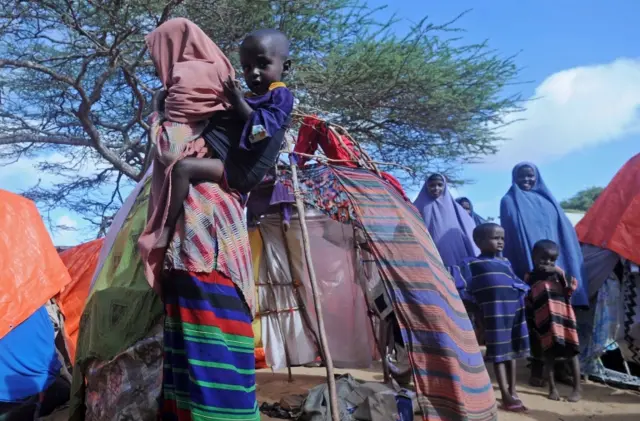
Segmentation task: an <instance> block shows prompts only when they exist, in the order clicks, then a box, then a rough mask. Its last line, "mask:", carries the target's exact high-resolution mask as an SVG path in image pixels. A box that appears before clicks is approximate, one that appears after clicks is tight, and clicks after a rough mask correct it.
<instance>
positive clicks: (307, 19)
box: [0, 0, 520, 226]
mask: <svg viewBox="0 0 640 421" xmlns="http://www.w3.org/2000/svg"><path fill="white" fill-rule="evenodd" d="M381 15H383V13H381V11H380V10H372V9H370V8H367V7H366V5H365V4H363V3H361V2H360V1H358V0H271V1H265V0H191V1H186V2H183V1H180V0H173V1H167V0H164V1H153V0H91V1H89V0H87V1H68V0H47V1H44V0H34V1H19V0H0V76H1V78H0V80H1V83H2V86H1V88H2V92H3V95H2V104H1V105H0V133H1V134H0V160H2V161H0V164H1V163H2V162H4V163H5V164H7V163H11V162H15V161H16V160H18V159H21V158H24V157H43V156H47V157H49V156H52V154H53V155H54V156H55V157H56V159H52V160H50V161H49V162H48V163H46V164H43V165H42V168H41V169H42V171H43V174H45V173H49V174H53V175H55V177H56V178H55V179H56V182H55V183H54V184H53V185H38V186H35V187H34V188H33V189H30V190H29V191H28V192H27V194H28V195H29V196H30V197H33V198H34V199H36V200H37V201H38V202H39V203H40V205H41V207H42V206H44V207H45V208H49V209H51V208H55V207H65V208H68V209H71V210H74V211H76V212H78V213H80V214H82V215H83V216H85V217H86V218H87V219H89V220H91V221H94V222H96V223H97V224H100V225H101V226H104V218H106V217H108V216H109V215H111V214H113V212H114V211H115V210H116V209H117V208H118V207H119V205H120V203H121V198H120V195H119V186H120V182H126V180H127V179H133V180H137V179H139V178H140V177H141V176H142V174H143V171H144V169H145V168H146V165H147V162H146V158H147V156H146V152H147V145H146V139H145V137H144V136H143V135H144V133H145V130H146V124H145V122H144V121H145V120H144V119H145V117H146V115H147V113H148V109H149V106H148V101H149V99H150V95H151V93H152V90H153V89H154V88H156V87H157V81H156V80H155V78H154V77H153V69H152V68H151V63H150V61H149V60H148V59H147V57H146V55H145V54H146V49H145V46H144V35H145V34H147V33H148V32H150V31H151V30H152V29H153V28H154V27H156V26H157V25H158V24H159V23H160V22H162V21H164V20H166V19H167V18H169V17H171V16H186V17H188V18H190V19H191V20H193V21H194V22H196V23H197V24H198V25H200V26H201V27H202V28H203V29H204V30H205V32H207V33H208V34H209V35H210V36H211V38H212V39H213V40H215V41H216V42H217V43H218V45H220V47H221V48H222V49H223V51H225V52H226V53H227V54H228V55H229V56H230V57H231V59H232V61H234V63H237V47H238V45H239V43H240V41H241V40H242V38H243V37H244V36H245V35H246V34H247V33H248V32H250V31H252V30H254V29H256V28H261V27H275V28H279V29H281V30H282V31H284V32H285V33H286V34H287V35H288V36H289V37H290V39H291V41H292V59H293V61H294V71H293V72H292V74H291V75H290V78H289V80H288V81H287V82H288V84H289V86H290V87H291V88H292V89H293V90H294V94H295V96H296V98H297V99H298V100H299V103H298V105H297V111H298V112H300V113H305V114H317V115H320V116H321V117H323V118H325V119H327V120H329V121H331V122H333V123H335V124H338V125H340V126H342V127H344V128H346V129H347V130H348V131H349V132H350V133H351V134H352V135H353V136H354V137H355V138H356V139H357V140H358V141H359V142H360V143H362V144H363V145H364V146H365V148H366V149H367V150H368V151H369V152H370V153H371V154H372V155H373V156H374V159H376V160H379V161H387V162H396V163H399V164H402V165H405V166H408V167H410V168H411V169H412V170H413V171H414V174H415V175H416V176H418V177H423V176H424V175H425V174H426V173H427V172H429V171H433V170H439V171H444V172H447V173H448V175H449V176H453V179H454V180H455V174H456V171H457V170H458V169H459V168H460V166H461V165H462V164H465V163H469V162H474V161H477V160H478V159H481V158H482V157H483V156H485V155H487V154H492V153H494V152H495V151H496V147H497V141H498V140H500V139H499V138H498V135H497V132H496V129H497V128H499V127H500V126H501V125H502V124H504V121H505V118H506V117H507V116H508V115H509V114H510V113H512V112H514V111H517V110H518V104H519V101H520V97H519V96H515V97H507V96H504V95H503V94H502V92H503V88H504V87H505V85H507V84H509V83H512V82H513V81H514V79H515V78H516V76H517V74H518V69H517V67H516V65H515V63H514V61H513V59H512V58H511V57H506V58H504V57H501V56H500V54H498V53H496V52H495V51H493V50H491V49H490V48H489V47H488V46H487V45H486V44H484V43H482V44H472V45H466V44H465V43H464V42H463V41H464V40H463V39H462V38H460V36H461V35H462V31H460V30H459V29H457V28H456V27H455V25H457V24H458V20H454V21H453V22H449V23H445V24H442V25H437V24H434V23H431V22H429V21H427V20H426V19H423V20H418V21H417V22H418V23H415V24H410V23H408V22H406V21H400V20H397V19H395V18H394V17H391V18H390V19H380V16H381ZM399 32H401V33H403V34H405V35H402V36H400V35H397V34H398V33H399ZM60 157H64V158H60ZM80 170H83V171H80ZM79 171H80V172H79ZM405 179H406V178H405ZM114 185H115V186H116V187H115V189H114V188H113V186H114Z"/></svg>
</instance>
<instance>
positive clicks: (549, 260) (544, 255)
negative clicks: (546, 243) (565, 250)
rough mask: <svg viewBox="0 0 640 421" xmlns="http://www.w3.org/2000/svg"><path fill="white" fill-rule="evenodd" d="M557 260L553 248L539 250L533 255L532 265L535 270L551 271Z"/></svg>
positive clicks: (556, 254)
mask: <svg viewBox="0 0 640 421" xmlns="http://www.w3.org/2000/svg"><path fill="white" fill-rule="evenodd" d="M557 260H558V253H557V252H556V251H554V250H541V251H538V252H536V253H534V255H533V266H534V267H535V268H536V269H537V270H542V271H546V272H553V271H554V270H555V267H556V261H557Z"/></svg>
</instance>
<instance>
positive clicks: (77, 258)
mask: <svg viewBox="0 0 640 421" xmlns="http://www.w3.org/2000/svg"><path fill="white" fill-rule="evenodd" d="M103 244H104V239H102V238H101V239H98V240H94V241H91V242H88V243H84V244H81V245H79V246H77V247H72V248H68V249H66V250H64V251H63V252H62V253H60V258H61V259H62V262H63V263H64V265H65V266H66V267H67V270H68V271H69V276H70V278H71V280H70V282H69V284H67V285H66V286H65V287H64V288H63V289H62V291H60V292H59V293H58V295H56V301H57V303H58V306H60V310H61V311H62V314H63V315H64V327H65V334H66V336H67V351H68V352H69V357H70V358H71V361H73V360H74V359H75V355H76V342H77V341H78V331H79V330H80V316H82V311H83V310H84V304H85V302H86V300H87V296H88V295H89V287H90V286H91V280H92V279H93V272H94V271H95V269H96V265H97V264H98V256H99V254H100V250H101V249H102V245H103Z"/></svg>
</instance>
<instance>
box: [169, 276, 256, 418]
mask: <svg viewBox="0 0 640 421" xmlns="http://www.w3.org/2000/svg"><path fill="white" fill-rule="evenodd" d="M163 291H164V294H165V309H166V316H165V328H164V334H165V336H164V344H165V359H164V379H163V391H164V393H163V405H162V408H163V410H162V420H163V421H192V420H193V421H205V420H206V421H230V420H237V421H240V420H242V421H258V420H260V413H259V411H258V403H257V400H256V374H255V358H254V343H253V329H252V327H251V315H250V313H249V311H248V309H247V307H246V304H245V303H244V301H243V300H242V298H241V295H240V293H239V291H238V289H237V287H236V286H235V285H234V284H233V282H232V281H231V280H230V279H229V278H227V277H226V276H224V275H222V274H221V273H220V272H215V271H214V272H212V273H209V274H202V273H200V274H194V273H189V272H183V271H172V272H171V274H170V276H168V277H167V281H166V282H164V285H163Z"/></svg>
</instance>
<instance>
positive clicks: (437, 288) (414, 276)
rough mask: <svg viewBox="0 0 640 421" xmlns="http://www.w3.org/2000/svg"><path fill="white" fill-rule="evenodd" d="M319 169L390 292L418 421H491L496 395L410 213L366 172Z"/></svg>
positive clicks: (456, 299)
mask: <svg viewBox="0 0 640 421" xmlns="http://www.w3.org/2000/svg"><path fill="white" fill-rule="evenodd" d="M325 171H327V172H330V173H333V174H334V176H335V177H336V178H337V179H338V180H339V181H340V183H341V185H342V188H343V190H344V191H345V192H346V193H347V194H348V195H349V197H350V199H351V200H350V201H351V206H352V207H353V210H354V213H355V215H356V217H357V222H358V223H359V224H361V225H362V228H363V230H364V232H365V234H366V236H367V240H368V241H369V243H370V247H371V249H372V251H373V254H374V255H375V257H376V260H377V261H378V267H379V270H380V274H381V276H382V278H383V279H384V281H385V283H386V285H387V287H388V288H389V292H390V295H391V299H392V300H393V305H394V310H395V314H396V317H397V318H398V322H399V324H400V328H401V333H402V338H403V340H404V342H405V344H406V345H407V349H408V352H409V359H410V361H411V365H412V367H413V377H414V381H415V385H416V390H417V395H418V404H419V405H420V407H421V409H422V413H423V419H424V420H426V421H472V420H473V421H489V420H496V419H497V411H496V401H495V395H494V392H493V387H492V385H491V380H490V379H489V374H488V373H487V370H486V367H485V365H484V361H483V359H482V355H481V353H480V348H479V346H478V342H477V340H476V337H475V334H474V330H473V327H472V325H471V322H470V321H469V317H468V316H467V312H466V311H465V307H464V305H463V303H462V300H461V299H460V296H459V295H458V291H457V290H456V286H455V283H454V281H453V280H452V279H451V277H450V276H449V274H448V272H447V270H446V269H445V267H444V266H443V264H442V260H441V259H440V256H439V254H438V252H437V250H436V248H435V245H434V244H433V241H432V240H431V237H430V236H429V234H428V233H427V231H426V227H425V225H424V222H423V220H422V218H421V217H420V215H419V213H418V212H417V210H416V209H415V207H413V206H412V205H410V204H408V203H407V202H406V201H405V200H404V199H403V198H402V196H401V195H400V194H398V193H397V192H396V191H395V190H394V189H393V188H391V187H389V186H388V185H387V184H386V183H384V182H383V181H382V180H381V179H380V178H378V177H377V176H375V175H374V174H372V173H371V172H369V171H365V170H357V169H347V168H338V167H327V168H326V170H325ZM327 177H330V176H329V175H327Z"/></svg>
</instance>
